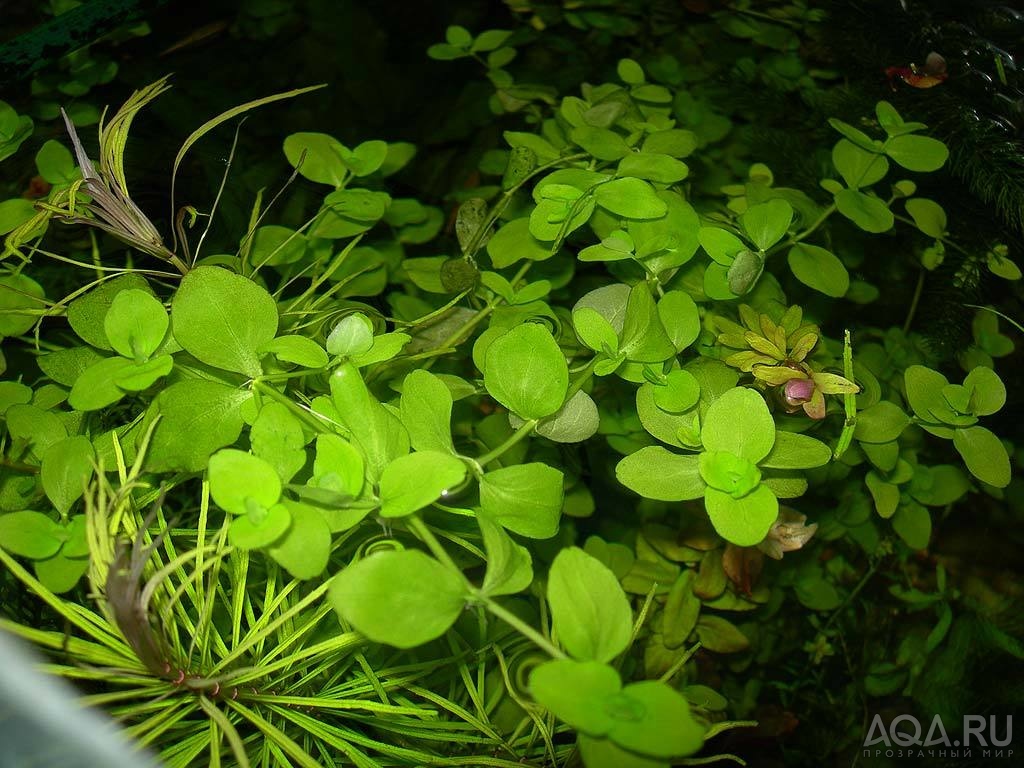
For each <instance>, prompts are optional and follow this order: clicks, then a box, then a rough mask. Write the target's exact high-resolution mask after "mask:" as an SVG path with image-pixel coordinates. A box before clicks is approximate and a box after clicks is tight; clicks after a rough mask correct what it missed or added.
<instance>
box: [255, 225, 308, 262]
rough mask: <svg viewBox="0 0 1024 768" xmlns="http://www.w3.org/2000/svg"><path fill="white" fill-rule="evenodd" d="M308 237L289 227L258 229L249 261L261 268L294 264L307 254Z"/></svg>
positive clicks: (276, 226) (273, 226) (269, 226)
mask: <svg viewBox="0 0 1024 768" xmlns="http://www.w3.org/2000/svg"><path fill="white" fill-rule="evenodd" d="M307 242H308V241H307V240H306V236H305V235H303V234H300V233H299V232H296V231H295V230H294V229H289V228H288V227H281V226H278V225H276V224H269V225H266V226H263V227H258V228H257V229H256V232H255V234H254V235H253V238H252V245H251V246H250V248H249V261H250V262H251V263H253V264H257V265H259V266H264V265H266V266H278V265H282V264H294V263H295V262H296V261H298V260H299V259H301V258H302V257H303V256H304V255H305V253H306V246H307Z"/></svg>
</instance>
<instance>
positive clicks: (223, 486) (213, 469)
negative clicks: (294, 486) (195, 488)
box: [209, 448, 281, 515]
mask: <svg viewBox="0 0 1024 768" xmlns="http://www.w3.org/2000/svg"><path fill="white" fill-rule="evenodd" d="M209 479H210V495H211V496H213V500H214V501H215V502H217V506H219V507H220V508H221V509H223V510H225V511H226V512H231V513H232V514H235V515H244V514H246V513H248V512H249V510H250V508H251V504H252V503H255V504H256V505H257V506H259V507H262V508H264V509H268V508H270V507H272V506H273V505H275V504H277V502H278V499H280V498H281V479H280V478H279V477H278V475H277V472H276V471H274V467H273V466H271V465H270V464H269V463H267V462H266V461H264V460H263V459H261V458H259V457H258V456H253V455H252V454H251V453H246V452H245V451H239V450H237V449H235V448H225V449H224V450H221V451H217V453H215V454H213V456H211V457H210V463H209Z"/></svg>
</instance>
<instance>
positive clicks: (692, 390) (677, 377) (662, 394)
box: [654, 368, 700, 413]
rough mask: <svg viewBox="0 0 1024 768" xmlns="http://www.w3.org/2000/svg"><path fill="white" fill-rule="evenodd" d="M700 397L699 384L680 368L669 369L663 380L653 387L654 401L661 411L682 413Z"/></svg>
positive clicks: (693, 377)
mask: <svg viewBox="0 0 1024 768" xmlns="http://www.w3.org/2000/svg"><path fill="white" fill-rule="evenodd" d="M699 399H700V384H699V383H698V382H697V378H696V377H695V376H694V375H693V374H692V373H690V372H689V371H684V370H682V369H681V368H679V369H676V370H674V371H670V372H669V373H668V374H667V375H666V376H665V381H664V382H663V383H662V384H660V385H655V387H654V402H655V403H656V404H657V405H658V407H659V408H661V409H662V410H663V411H668V412H669V413H682V412H683V411H686V410H689V409H690V408H692V407H693V406H694V405H696V404H697V401H698V400H699Z"/></svg>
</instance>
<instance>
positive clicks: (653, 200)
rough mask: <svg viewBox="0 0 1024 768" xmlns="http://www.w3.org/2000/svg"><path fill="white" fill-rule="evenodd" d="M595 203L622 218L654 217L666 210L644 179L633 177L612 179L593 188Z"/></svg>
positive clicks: (663, 203)
mask: <svg viewBox="0 0 1024 768" xmlns="http://www.w3.org/2000/svg"><path fill="white" fill-rule="evenodd" d="M594 199H595V200H596V201H597V204H598V205H599V206H601V207H602V208H604V209H605V210H607V211H610V212H611V213H614V214H616V215H617V216H621V217H623V218H624V219H656V218H658V217H659V216H664V215H665V213H666V211H668V206H667V205H666V203H665V201H664V200H662V199H661V198H660V197H658V195H657V193H655V191H654V188H653V187H652V186H651V185H650V184H648V183H647V182H646V181H641V180H640V179H634V178H628V177H627V178H622V179H613V180H612V181H609V182H607V183H606V184H601V185H600V186H598V187H597V188H596V189H595V190H594Z"/></svg>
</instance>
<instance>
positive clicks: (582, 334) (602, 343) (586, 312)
mask: <svg viewBox="0 0 1024 768" xmlns="http://www.w3.org/2000/svg"><path fill="white" fill-rule="evenodd" d="M572 324H573V327H574V328H575V329H576V335H577V336H579V338H580V341H582V342H583V343H584V344H586V345H587V346H588V347H590V348H591V349H592V350H594V351H595V352H604V351H605V348H607V350H608V351H609V352H610V353H611V354H613V355H614V354H616V353H617V352H618V349H619V337H618V334H616V332H615V329H614V328H612V325H611V323H609V322H608V321H607V320H605V319H604V317H603V316H602V315H601V314H600V313H599V312H598V311H597V310H596V309H591V308H590V307H579V308H578V309H574V310H573V313H572Z"/></svg>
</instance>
